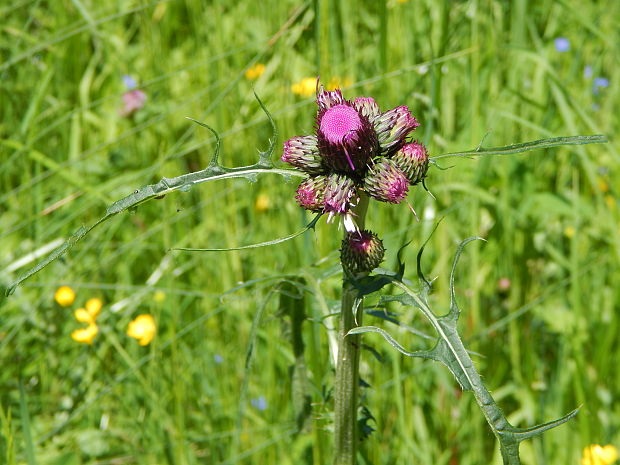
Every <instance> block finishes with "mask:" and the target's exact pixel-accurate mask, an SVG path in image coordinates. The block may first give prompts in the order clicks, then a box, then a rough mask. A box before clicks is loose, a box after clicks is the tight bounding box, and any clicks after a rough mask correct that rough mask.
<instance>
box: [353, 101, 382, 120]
mask: <svg viewBox="0 0 620 465" xmlns="http://www.w3.org/2000/svg"><path fill="white" fill-rule="evenodd" d="M353 106H354V107H355V109H356V110H357V111H359V112H360V113H361V114H362V115H364V116H365V117H367V118H368V120H369V121H370V122H372V121H373V120H374V119H375V118H376V117H377V116H379V115H380V114H381V110H379V104H378V103H377V102H376V101H375V99H374V98H372V97H357V98H356V99H355V100H353Z"/></svg>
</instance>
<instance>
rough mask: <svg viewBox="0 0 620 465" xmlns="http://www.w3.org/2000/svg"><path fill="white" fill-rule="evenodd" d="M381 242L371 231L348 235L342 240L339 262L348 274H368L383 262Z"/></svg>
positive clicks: (383, 250) (383, 253) (383, 251)
mask: <svg viewBox="0 0 620 465" xmlns="http://www.w3.org/2000/svg"><path fill="white" fill-rule="evenodd" d="M384 255H385V249H384V248H383V242H382V241H381V239H379V237H378V236H377V235H376V234H375V233H373V232H371V231H366V230H364V231H356V232H350V233H348V234H347V235H346V236H345V237H344V239H343V240H342V245H341V248H340V261H341V263H342V267H343V268H344V270H345V272H347V273H349V274H356V273H368V272H370V271H372V270H374V269H375V268H376V267H378V266H379V264H380V263H381V262H382V261H383V256H384Z"/></svg>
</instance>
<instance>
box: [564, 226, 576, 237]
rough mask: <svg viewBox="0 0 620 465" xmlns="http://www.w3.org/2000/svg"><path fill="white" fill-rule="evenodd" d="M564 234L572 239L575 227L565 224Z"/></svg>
mask: <svg viewBox="0 0 620 465" xmlns="http://www.w3.org/2000/svg"><path fill="white" fill-rule="evenodd" d="M564 235H565V236H566V237H568V238H569V239H572V238H573V237H574V236H575V228H574V227H573V226H566V228H564Z"/></svg>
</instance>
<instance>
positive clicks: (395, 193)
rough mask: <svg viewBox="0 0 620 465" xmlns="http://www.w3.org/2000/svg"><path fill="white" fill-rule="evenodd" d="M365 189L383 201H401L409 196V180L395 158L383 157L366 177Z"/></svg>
mask: <svg viewBox="0 0 620 465" xmlns="http://www.w3.org/2000/svg"><path fill="white" fill-rule="evenodd" d="M364 190H365V191H366V192H367V193H368V195H370V196H371V197H374V198H375V199H377V200H380V201H381V202H389V203H400V201H401V200H403V199H404V198H405V197H407V191H408V190H409V182H408V180H407V177H406V176H405V173H403V172H402V171H401V169H400V168H399V167H398V166H397V165H396V163H395V162H394V161H393V160H391V159H389V158H383V159H381V161H379V162H378V163H375V165H374V166H373V167H372V168H371V169H370V171H369V172H368V174H367V175H366V177H365V178H364Z"/></svg>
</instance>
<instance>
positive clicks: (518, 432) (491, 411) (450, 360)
mask: <svg viewBox="0 0 620 465" xmlns="http://www.w3.org/2000/svg"><path fill="white" fill-rule="evenodd" d="M476 239H479V238H476V237H470V238H468V239H465V240H464V241H462V242H461V243H460V244H459V247H458V249H457V253H456V255H455V257H454V262H453V265H452V271H451V274H450V295H451V305H450V311H449V312H448V314H446V315H444V316H441V317H437V316H436V315H435V314H434V313H433V312H432V311H431V309H430V308H429V307H428V304H427V302H426V301H425V299H424V298H423V296H420V295H417V294H416V293H415V292H414V291H413V290H411V289H410V288H409V287H408V286H407V285H406V284H405V283H403V282H402V281H399V280H398V279H397V277H396V275H397V273H395V274H394V275H392V276H389V277H388V276H387V275H384V278H385V279H390V280H391V281H392V282H393V284H394V285H395V286H396V287H398V288H400V289H401V290H402V291H403V292H404V294H401V295H391V296H382V297H381V299H380V304H381V303H384V302H390V301H392V302H393V301H397V302H400V303H401V304H402V305H409V306H415V307H417V308H419V309H420V310H421V311H422V313H423V314H424V316H425V317H426V318H427V319H428V320H429V321H430V323H431V325H432V326H433V328H435V331H436V332H437V335H438V338H437V343H436V344H435V346H434V347H433V349H431V350H430V351H426V352H410V351H408V350H406V349H404V348H403V346H402V345H400V344H399V343H398V342H397V341H396V340H395V339H394V338H393V337H392V336H391V335H390V334H389V333H388V332H387V331H385V330H383V329H380V328H376V327H374V326H364V327H358V328H354V329H352V330H351V331H349V334H362V333H368V332H373V333H378V334H380V335H381V336H383V338H384V339H385V340H386V341H387V342H388V343H389V344H390V345H391V346H392V347H394V348H395V349H396V350H398V351H399V352H400V353H402V354H404V355H407V356H409V357H422V358H427V359H432V360H436V361H439V362H441V363H443V364H444V365H445V366H446V367H447V368H448V369H449V370H450V372H451V373H452V374H453V375H454V376H455V378H456V380H457V381H458V382H459V384H460V385H461V387H462V388H463V389H464V390H469V391H472V392H473V394H474V397H475V399H476V402H477V403H478V406H479V407H480V409H481V410H482V413H483V414H484V416H485V418H486V420H487V423H488V424H489V426H490V427H491V430H492V431H493V434H494V435H495V436H496V437H497V439H498V441H499V443H500V450H501V454H502V459H503V461H504V465H520V463H521V461H520V459H519V444H520V442H521V441H523V440H525V439H528V438H531V437H533V436H535V435H538V434H541V433H543V432H544V431H547V430H548V429H551V428H554V427H556V426H559V425H561V424H563V423H565V422H567V421H568V420H570V419H571V418H573V417H574V416H575V415H576V414H577V412H578V409H576V410H573V411H572V412H570V413H569V414H567V415H565V416H563V417H562V418H560V419H557V420H554V421H550V422H548V423H544V424H542V425H538V426H534V427H531V428H515V427H514V426H512V425H511V424H510V422H509V421H508V419H507V418H506V416H505V415H504V413H503V412H502V410H501V409H500V408H499V406H498V405H497V403H496V402H495V400H494V399H493V397H492V396H491V394H490V392H489V391H488V390H487V388H486V387H485V386H484V384H483V382H482V379H481V377H480V375H479V374H478V372H477V371H476V367H475V366H474V364H473V362H472V360H471V358H470V356H469V354H468V351H467V350H466V349H465V346H464V345H463V342H462V341H461V338H460V335H459V334H458V329H457V321H458V316H459V309H458V306H457V303H456V295H455V291H454V281H455V272H456V266H457V264H458V260H459V257H460V255H461V253H462V251H463V248H464V247H465V245H467V244H468V243H469V242H471V241H474V240H476ZM420 259H421V255H420V254H418V261H419V260H420Z"/></svg>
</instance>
